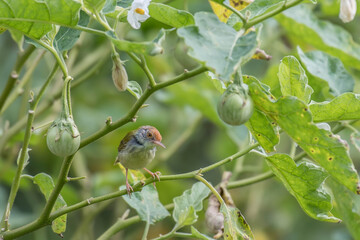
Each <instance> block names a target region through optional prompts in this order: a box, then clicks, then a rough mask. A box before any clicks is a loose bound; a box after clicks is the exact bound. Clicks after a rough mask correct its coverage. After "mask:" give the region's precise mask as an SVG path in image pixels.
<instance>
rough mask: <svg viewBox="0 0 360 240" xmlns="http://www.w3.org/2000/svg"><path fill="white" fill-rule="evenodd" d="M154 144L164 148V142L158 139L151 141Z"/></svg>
mask: <svg viewBox="0 0 360 240" xmlns="http://www.w3.org/2000/svg"><path fill="white" fill-rule="evenodd" d="M153 143H154V144H156V145H159V146H160V147H163V148H166V147H165V145H164V144H162V143H161V142H159V141H153Z"/></svg>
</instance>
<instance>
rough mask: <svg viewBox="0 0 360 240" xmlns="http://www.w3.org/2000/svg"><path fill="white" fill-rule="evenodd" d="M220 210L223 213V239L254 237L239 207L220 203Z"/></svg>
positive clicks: (235, 239)
mask: <svg viewBox="0 0 360 240" xmlns="http://www.w3.org/2000/svg"><path fill="white" fill-rule="evenodd" d="M220 212H221V213H222V214H223V215H224V239H225V240H237V239H244V240H252V239H255V238H254V236H253V233H252V232H251V229H250V226H249V224H248V223H247V222H246V220H245V218H244V216H243V215H242V214H241V212H240V210H239V209H237V208H236V207H231V206H226V205H224V204H221V207H220Z"/></svg>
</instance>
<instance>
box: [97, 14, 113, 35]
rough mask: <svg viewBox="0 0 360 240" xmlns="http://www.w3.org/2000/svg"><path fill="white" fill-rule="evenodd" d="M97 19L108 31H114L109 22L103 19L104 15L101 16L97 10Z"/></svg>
mask: <svg viewBox="0 0 360 240" xmlns="http://www.w3.org/2000/svg"><path fill="white" fill-rule="evenodd" d="M95 16H96V20H97V21H98V22H99V23H100V24H101V25H102V26H103V27H104V28H105V29H106V30H107V31H114V29H112V28H111V27H110V26H109V24H108V23H107V22H106V20H105V21H104V20H103V19H102V16H100V13H99V12H98V11H95Z"/></svg>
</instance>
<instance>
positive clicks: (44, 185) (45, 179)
mask: <svg viewBox="0 0 360 240" xmlns="http://www.w3.org/2000/svg"><path fill="white" fill-rule="evenodd" d="M33 181H34V183H35V184H37V185H38V186H39V188H40V191H41V192H42V194H44V196H45V199H46V200H48V199H49V197H50V194H51V192H52V191H53V189H54V187H55V185H54V181H53V179H52V178H51V177H50V176H49V175H47V174H45V173H39V174H37V175H36V176H35V177H34V178H33ZM64 207H66V202H65V200H64V199H63V198H62V196H61V195H59V196H58V198H57V199H56V202H55V205H54V207H53V209H52V212H54V211H57V210H59V209H61V208H64ZM66 217H67V214H64V215H62V216H60V217H58V218H56V219H55V220H54V221H53V222H52V225H51V228H52V230H53V231H54V233H57V234H60V233H63V232H65V230H66Z"/></svg>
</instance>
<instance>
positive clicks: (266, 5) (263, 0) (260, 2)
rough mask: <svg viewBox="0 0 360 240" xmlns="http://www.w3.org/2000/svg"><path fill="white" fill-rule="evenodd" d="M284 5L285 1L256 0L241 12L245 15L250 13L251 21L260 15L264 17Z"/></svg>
mask: <svg viewBox="0 0 360 240" xmlns="http://www.w3.org/2000/svg"><path fill="white" fill-rule="evenodd" d="M282 4H284V0H256V1H254V2H252V3H251V4H250V5H249V6H247V7H246V8H244V9H243V10H241V11H240V12H241V13H242V14H244V15H245V14H246V12H247V11H249V12H250V18H249V19H253V18H255V17H257V16H259V15H263V14H264V13H266V12H268V11H271V10H272V9H274V8H276V7H278V6H280V5H282Z"/></svg>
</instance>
